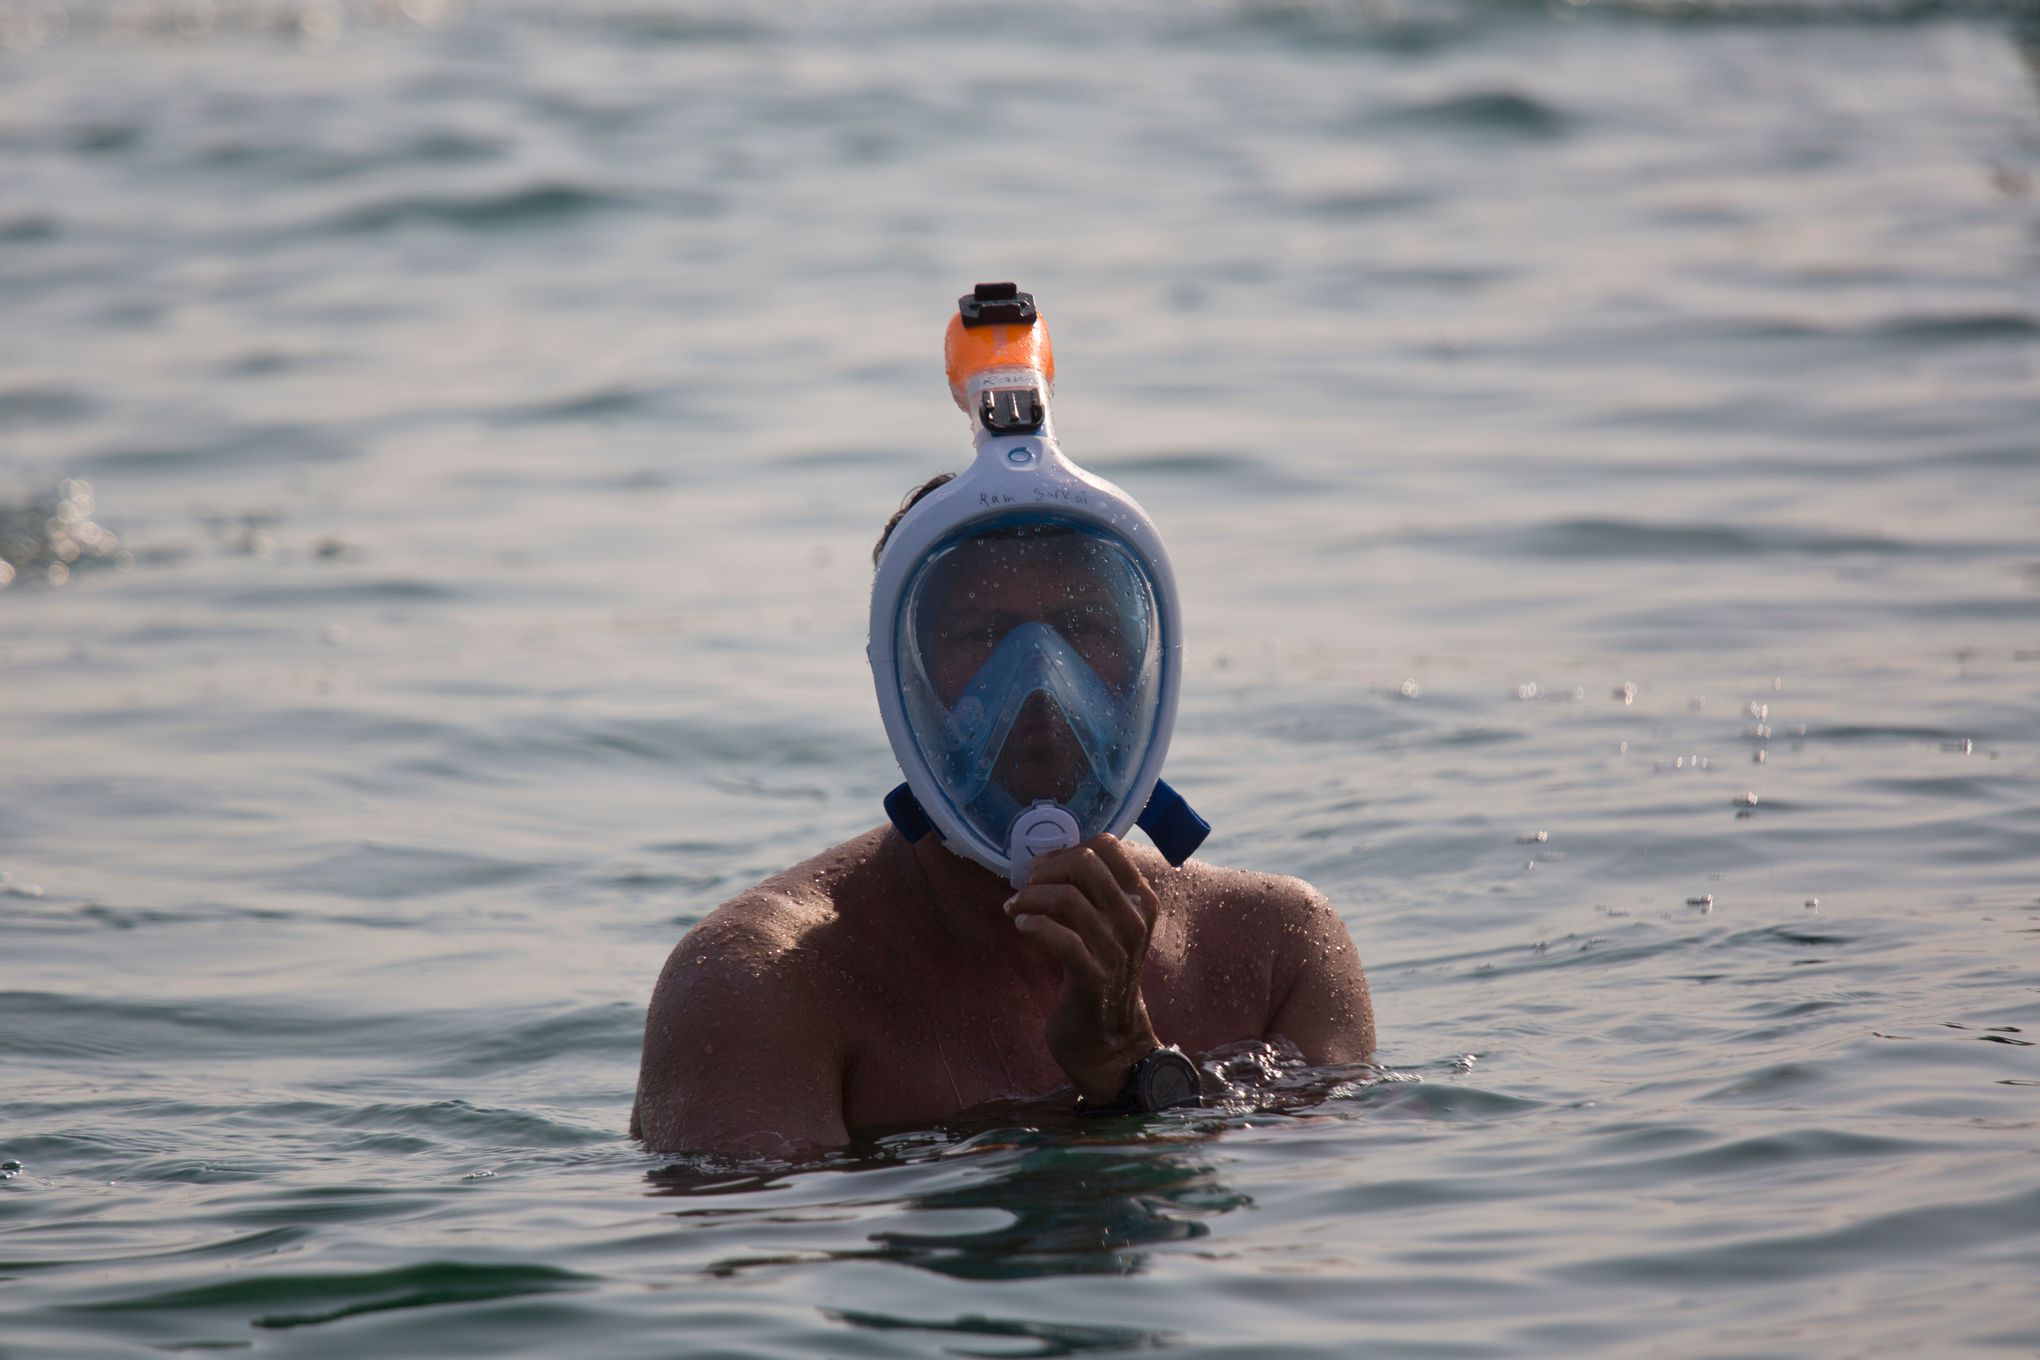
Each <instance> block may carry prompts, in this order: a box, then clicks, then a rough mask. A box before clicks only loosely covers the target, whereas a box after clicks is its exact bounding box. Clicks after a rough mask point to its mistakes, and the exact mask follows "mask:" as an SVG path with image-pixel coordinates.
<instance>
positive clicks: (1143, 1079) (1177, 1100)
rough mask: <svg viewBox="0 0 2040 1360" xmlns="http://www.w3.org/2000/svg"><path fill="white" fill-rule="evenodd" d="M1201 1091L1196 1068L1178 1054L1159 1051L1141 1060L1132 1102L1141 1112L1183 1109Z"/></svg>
mask: <svg viewBox="0 0 2040 1360" xmlns="http://www.w3.org/2000/svg"><path fill="white" fill-rule="evenodd" d="M1201 1089H1202V1087H1201V1083H1200V1082H1199V1081H1198V1079H1197V1065H1196V1064H1195V1063H1193V1062H1191V1061H1190V1060H1189V1059H1188V1058H1186V1057H1184V1056H1183V1055H1182V1054H1181V1053H1173V1052H1170V1051H1169V1050H1167V1049H1162V1050H1159V1051H1157V1052H1154V1053H1150V1054H1149V1055H1148V1056H1147V1057H1145V1058H1143V1059H1142V1060H1141V1063H1140V1071H1139V1075H1138V1090H1137V1093H1136V1098H1137V1099H1138V1100H1139V1102H1140V1105H1141V1108H1142V1109H1146V1110H1165V1109H1167V1108H1169V1107H1170V1106H1171V1105H1186V1104H1188V1103H1189V1102H1191V1101H1193V1100H1195V1099H1197V1096H1198V1093H1199V1091H1200V1090H1201Z"/></svg>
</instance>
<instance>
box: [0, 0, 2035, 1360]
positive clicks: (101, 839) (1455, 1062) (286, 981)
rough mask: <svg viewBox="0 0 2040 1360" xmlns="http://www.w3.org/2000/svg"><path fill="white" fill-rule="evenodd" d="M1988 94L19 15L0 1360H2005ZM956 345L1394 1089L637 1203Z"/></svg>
mask: <svg viewBox="0 0 2040 1360" xmlns="http://www.w3.org/2000/svg"><path fill="white" fill-rule="evenodd" d="M2035 23H2036V16H2035V14H2034V12H2033V11H2032V10H2031V9H2030V7H2025V8H2022V7H2019V6H2010V5H2007V6H1992V5H1984V4H1962V3H1946V4H1930V5H1922V4H1909V5H1887V4H1881V3H1866V4H1861V5H1852V4H1816V3H1790V4H1773V3H1766V2H1764V0H1759V2H1758V3H1741V2H1739V3H1735V4H1722V5H1702V4H1689V3H1674V4H1657V3H1649V4H1645V3H1636V4H1617V5H1609V4H1606V3H1603V2H1602V0H1593V3H1585V4H1577V5H1574V4H1560V5H1556V6H1552V7H1540V6H1531V5H1523V4H1515V3H1506V2H1505V0H1484V2H1483V3H1442V2H1441V0H1424V2H1423V3H1418V2H1416V0H1404V2H1403V3H1396V4H1353V5H1344V4H1337V5H1334V4H1271V3H1248V2H1247V0H1234V2H1232V3H1218V2H1217V0H1213V2H1211V3H1202V4H1197V5H1190V6H1181V7H1174V6H1171V7H1164V6H1160V5H1155V6H1148V5H1143V4H1133V3H1107V4H1095V5H1074V4H1061V3H1051V4H1043V5H1036V6H1031V7H1028V8H1026V9H1024V10H1015V9H1010V8H997V7H991V6H984V5H978V4H964V5H933V4H911V3H910V4H886V5H880V4H875V3H872V4H865V3H859V4H850V5H836V6H828V7H821V6H806V5H800V4H794V3H785V4H773V5H749V6H720V5H717V4H707V5H699V6H691V7H683V6H677V5H669V4H664V3H650V4H591V5H585V6H571V7H557V8H547V7H541V6H536V5H527V4H521V3H504V4H489V5H481V4H474V5H470V6H469V7H467V8H466V9H465V10H462V9H461V8H459V7H458V6H456V5H455V4H453V3H451V0H403V3H401V4H375V5H352V6H348V5H341V4H337V3H329V2H327V0H313V3H308V4H295V3H292V2H291V0H276V2H275V3H262V4H256V3H242V2H240V0H233V2H230V0H181V2H180V3H176V4H156V3H151V2H150V0H130V2H123V3H114V4H100V5H84V4H72V5H70V6H68V7H65V6H61V5H50V4H44V5H16V6H15V7H13V8H12V9H9V10H7V11H5V12H4V13H0V42H4V43H5V45H6V48H7V51H6V52H5V53H4V55H0V88H4V90H5V97H4V99H0V168H4V171H5V174H4V180H5V183H6V184H7V186H8V187H7V189H5V190H4V191H0V312H4V315H5V316H6V318H7V324H6V326H5V327H4V328H0V559H4V560H5V561H6V563H7V565H8V569H9V570H8V574H9V576H10V578H11V582H10V584H8V585H7V586H6V588H5V589H0V873H4V874H5V875H7V877H5V878H4V879H0V958H4V959H5V960H6V963H5V965H4V969H0V1159H5V1160H4V1166H0V1277H5V1279H6V1282H7V1285H8V1287H7V1288H5V1289H4V1290H0V1355H5V1356H7V1357H10V1360H11V1358H12V1357H15V1356H37V1357H40V1356H45V1355H48V1356H61V1355H79V1356H94V1357H99V1356H107V1355H129V1354H132V1355H158V1354H162V1353H164V1352H166V1351H171V1352H181V1351H185V1350H191V1349H199V1350H207V1349H228V1350H247V1351H255V1352H260V1353H265V1354H273V1355H305V1356H313V1355H322V1354H332V1355H346V1356H355V1355H363V1354H388V1355H419V1356H428V1355H429V1356H448V1355H458V1354H480V1355H512V1354H529V1355H543V1356H551V1355H560V1354H569V1353H574V1354H580V1353H587V1354H598V1353H599V1354H602V1355H605V1356H607V1355H615V1356H635V1355H647V1356H651V1355H657V1356H670V1355H675V1354H686V1355H718V1356H746V1357H763V1356H773V1357H778V1356H832V1357H833V1356H849V1355H886V1356H893V1355H931V1356H933V1355H953V1354H966V1355H1001V1356H1006V1355H1041V1356H1048V1355H1072V1354H1078V1353H1089V1352H1114V1351H1144V1350H1145V1351H1154V1352H1158V1353H1168V1354H1195V1355H1198V1356H1200V1357H1219V1356H1255V1357H1264V1356H1349V1355H1353V1354H1356V1353H1365V1354H1380V1355H1394V1356H1441V1357H1443V1356H1451V1357H1462V1356H1465V1357H1476V1356H1479V1357H1485V1356H1517V1355H1639V1356H1640V1355H1677V1356H1682V1357H1683V1356H1723V1357H1727V1356H1737V1357H1751V1356H1766V1357H1770V1356H1779V1357H1784V1356H1793V1357H1798V1356H1842V1355H1848V1356H1856V1355H1866V1356H1867V1355H1903V1354H1920V1355H1935V1356H1941V1355H1964V1354H1987V1353H2004V1354H2031V1353H2032V1352H2034V1351H2035V1350H2036V1349H2040V1307H2036V1304H2035V1302H2034V1293H2033V1287H2032V1281H2033V1279H2034V1276H2035V1270H2036V1267H2040V1238H2036V1236H2035V1234H2034V1231H2033V1225H2034V1224H2035V1223H2036V1222H2040V1176H2036V1173H2035V1166H2036V1165H2040V1163H2036V1159H2035V1155H2034V1154H2035V1151H2036V1132H2035V1130H2036V1113H2035V1100H2036V1097H2040V1059H2036V1058H2035V1053H2036V1052H2040V1049H2036V1048H2035V1044H2036V1043H2040V546H2036V544H2040V532H2036V531H2040V286H2036V284H2040V104H2036V89H2035V75H2034V71H2035V66H2036V58H2035V38H2034V33H2035ZM980 278H1015V279H1018V280H1020V281H1021V282H1022V283H1023V285H1024V286H1026V287H1029V288H1030V289H1032V290H1033V291H1034V292H1035V293H1036V294H1037V295H1038V296H1039V297H1040V298H1041V300H1042V302H1043V305H1044V307H1045V309H1046V310H1047V312H1048V314H1049V316H1050V317H1051V319H1052V321H1053V323H1054V326H1055V334H1056V339H1057V342H1058V350H1059V356H1058V357H1059V360H1060V369H1061V378H1062V382H1061V386H1060V389H1059V392H1058V403H1059V404H1058V415H1059V426H1060V429H1061V431H1062V434H1063V437H1064V440H1065V444H1066V447H1067V448H1068V449H1069V451H1070V452H1071V453H1072V454H1073V456H1075V457H1076V458H1078V459H1079V461H1081V462H1083V463H1085V464H1086V465H1088V466H1092V467H1094V468H1096V469H1097V470H1099V471H1101V472H1103V473H1105V474H1106V475H1108V476H1110V477H1113V478H1114V479H1115V480H1118V481H1120V482H1121V483H1122V484H1123V485H1124V486H1126V487H1127V488H1128V489H1129V490H1130V491H1131V492H1132V493H1133V494H1134V495H1136V496H1137V497H1138V498H1140V500H1141V501H1142V502H1143V503H1144V504H1145V505H1146V506H1147V508H1148V509H1149V510H1150V512H1151V513H1152V514H1153V515H1154V516H1155V518H1156V519H1157V520H1158V521H1159V522H1160V524H1161V525H1162V527H1163V530H1164V532H1165V534H1166V535H1167V536H1168V539H1169V541H1170V544H1171V548H1172V551H1173V552H1174V553H1175V556H1176V564H1177V570H1178V574H1179V576H1180V578H1181V582H1182V585H1183V588H1184V593H1185V598H1186V601H1187V602H1188V608H1189V610H1190V618H1189V638H1190V645H1191V659H1190V664H1189V671H1188V676H1189V681H1188V688H1187V691H1186V698H1185V705H1184V711H1183V714H1182V720H1181V725H1180V729H1179V734H1178V738H1177V743H1176V747H1175V753H1174V755H1173V758H1172V762H1171V770H1170V776H1171V780H1172V782H1173V783H1175V784H1176V785H1177V786H1178V787H1179V788H1181V789H1183V790H1184V791H1185V792H1186V793H1187V794H1188V795H1189V796H1190V797H1191V798H1192V799H1193V800H1194V801H1195V802H1196V803H1197V804H1198V805H1199V807H1200V808H1201V809H1202V810H1203V811H1204V812H1205V813H1206V814H1207V815H1208V816H1210V818H1211V819H1212V821H1213V822H1214V823H1215V824H1216V825H1217V828H1218V830H1217V833H1216V834H1215V835H1214V837H1213V839H1212V841H1211V842H1210V843H1209V846H1208V848H1207V849H1208V854H1209V856H1210V857H1211V858H1213V859H1216V860H1219V861H1224V862H1232V863H1241V864H1247V865H1252V866H1254V867H1259V868H1266V869H1271V870H1279V871H1284V872H1289V873H1297V874H1302V875H1304V876H1306V877H1308V878H1310V879H1311V880H1313V881H1314V882H1316V883H1317V884H1318V885H1319V886H1320V887H1321V888H1323V889H1324V890H1325V891H1326V892H1327V893H1329V894H1330V895H1331V896H1332V898H1333V899H1334V900H1335V901H1336V902H1337V903H1338V904H1339V905H1340V908H1341V910H1342V912H1343V914H1344V916H1345V918H1346V920H1347V922H1348V924H1349V926H1350V928H1351V930H1352V932H1353V935H1354V937H1355V939H1356V940H1357V941H1358V943H1359V945H1360V948H1361V952H1362V955H1363V957H1364V958H1365V959H1366V960H1367V962H1368V965H1369V969H1370V973H1371V976H1372V981H1373V985H1374V991H1375V1001H1376V1007H1377V1011H1378V1015H1379V1019H1380V1022H1381V1035H1382V1044H1383V1047H1382V1052H1381V1055H1380V1056H1381V1060H1382V1067H1381V1069H1380V1070H1379V1071H1372V1072H1358V1071H1356V1072H1344V1073H1315V1074H1313V1073H1298V1072H1293V1071H1287V1070H1285V1069H1283V1068H1282V1067H1281V1066H1280V1065H1279V1064H1274V1065H1272V1066H1270V1067H1269V1068H1268V1069H1267V1070H1259V1069H1258V1068H1257V1065H1256V1064H1255V1063H1254V1062H1253V1061H1252V1058H1253V1055H1252V1054H1236V1055H1234V1057H1233V1061H1232V1068H1231V1070H1232V1074H1233V1076H1234V1078H1235V1081H1236V1098H1235V1099H1234V1100H1232V1101H1231V1102H1230V1103H1229V1104H1228V1105H1227V1106H1225V1107H1224V1108H1221V1109H1217V1110H1212V1111H1206V1112H1201V1113H1198V1114H1183V1115H1172V1116H1168V1117H1165V1118H1162V1119H1158V1120H1156V1121H1153V1122H1151V1123H1147V1124H1128V1125H1123V1126H1116V1127H1110V1128H1102V1129H1101V1128H1084V1129H1074V1128H1071V1127H1070V1126H1069V1121H1067V1120H1066V1119H1063V1118H1062V1117H1061V1116H1060V1115H1059V1114H1058V1113H1057V1111H1056V1110H1055V1109H1054V1108H1053V1107H1052V1106H1016V1107H1011V1108H1008V1109H1002V1110H993V1111H986V1112H981V1113H980V1114H979V1115H978V1116H975V1117H973V1118H971V1119H967V1120H959V1121H958V1122H957V1123H956V1125H955V1126H954V1127H950V1128H944V1129H932V1130H906V1131H890V1132H887V1133H885V1134H884V1135H883V1136H882V1137H874V1138H873V1139H870V1140H867V1141H866V1142H864V1143H862V1144H860V1145H859V1146H858V1147H856V1148H853V1149H849V1150H847V1151H846V1152H845V1153H844V1154H842V1155H841V1156H840V1157H837V1158H835V1159H832V1160H830V1161H829V1162H827V1163H825V1164H823V1165H820V1166H816V1167H803V1168H779V1169H773V1168H768V1167H730V1166H717V1165H714V1164H705V1163H693V1162H682V1163H678V1164H675V1163H674V1162H673V1160H672V1159H669V1158H661V1157H654V1156H648V1155H646V1154H645V1153H643V1152H642V1151H641V1150H640V1149H638V1148H636V1147H635V1146H634V1145H632V1144H631V1143H630V1142H629V1141H628V1140H627V1139H626V1138H625V1136H624V1132H623V1130H624V1124H625V1120H626V1116H627V1113H628V1107H629V1102H630V1097H631V1091H632V1087H633V1084H634V1080H635V1073H636V1062H637V1050H638V1038H639V1028H640V1026H641V1023H642V1016H643V1005H644V1001H645V998H646V996H647V994H648V992H649V990H650V986H651V982H652V980H653V978H654V977H655V975H656V973H657V970H658V966H659V964H660V962H661V960H662V959H663V957H664V954H665V951H666V950H667V949H668V948H670V946H671V944H672V942H673V941H674V940H675V939H676V938H677V937H678V936H679V935H680V934H681V933H682V932H683V931H684V929H685V928H686V927H687V926H688V925H690V924H691V923H693V922H694V921H696V920H698V919H700V917H701V916H702V915H703V914H704V913H705V912H707V911H708V910H709V909H711V908H712V907H713V906H714V905H715V904H716V903H717V902H718V901H720V900H722V899H723V898H724V897H726V896H727V895H729V894H730V893H732V892H734V891H736V890H737V889H739V888H741V887H743V886H745V885H746V884H748V883H750V882H752V881H754V880H755V879H757V878H758V877H760V876H762V875H764V874H766V873H768V872H771V871H772V870H774V869H776V868H778V867H780V866H782V865H784V864H786V863H789V862H791V861H793V860H795V859H798V858H801V857H803V856H805V855H807V854H809V853H812V852H813V851H814V850H816V849H818V848H820V847H822V846H824V845H827V844H829V843H831V842H833V841H836V840H840V839H842V838H845V837H847V836H849V835H852V834H854V833H856V832H858V831H860V830H862V829H864V828H865V827H867V826H869V825H871V824H872V823H874V822H875V821H876V820H877V819H878V816H879V813H878V799H879V797H880V795H881V794H882V793H883V792H884V790H885V789H886V788H887V787H889V786H890V785H891V784H892V783H893V782H894V781H895V779H896V777H897V776H896V774H894V773H892V769H893V767H892V765H891V761H890V757H889V754H888V752H887V750H886V747H885V744H884V741H883V738H882V736H881V734H880V731H879V726H878V723H877V719H876V713H875V709H874V705H873V704H872V701H871V699H870V697H869V682H868V679H867V677H866V675H865V673H864V671H863V668H862V664H861V658H862V637H861V629H862V624H863V618H864V610H865V591H866V589H867V584H868V568H867V563H868V560H869V559H868V553H869V547H870V542H871V539H872V538H873V537H874V536H875V534H876V532H877V529H878V526H879V525H880V524H881V523H882V522H883V520H884V518H885V516H886V514H887V513H888V512H889V511H890V510H891V508H892V507H893V506H894V505H895V504H896V503H897V500H898V497H899V496H900V494H901V492H902V491H904V490H905V489H906V488H907V487H909V486H911V485H913V484H915V483H917V482H919V481H920V480H921V479H923V478H924V477H926V476H927V475H929V474H930V473H932V472H934V471H938V470H941V469H943V468H953V467H956V466H959V465H960V463H961V461H962V460H963V458H964V456H965V454H966V451H967V441H966V437H965V429H964V425H963V422H962V419H961V417H959V416H958V415H957V414H956V413H955V412H954V411H953V410H952V409H951V408H950V407H949V404H948V401H947V397H946V394H945V393H944V391H943V386H942V382H941V379H940V376H939V367H938V362H937V357H936V356H937V352H938V348H937V347H938V344H939V339H938V337H939V333H940V327H941V324H942V319H943V317H944V315H945V314H946V312H947V311H948V310H949V308H951V307H952V306H953V304H954V298H955V297H956V295H957V294H958V293H959V292H961V291H963V290H965V289H966V288H967V287H968V286H969V285H970V284H971V283H972V282H974V281H976V280H977V279H980Z"/></svg>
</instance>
